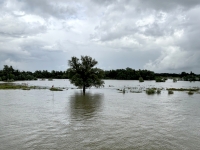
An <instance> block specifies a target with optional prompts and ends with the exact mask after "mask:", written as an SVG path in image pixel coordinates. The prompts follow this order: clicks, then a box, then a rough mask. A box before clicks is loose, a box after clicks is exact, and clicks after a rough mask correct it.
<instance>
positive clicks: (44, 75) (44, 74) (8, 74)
mask: <svg viewBox="0 0 200 150" xmlns="http://www.w3.org/2000/svg"><path fill="white" fill-rule="evenodd" d="M38 78H40V79H68V72H67V71H55V70H52V71H51V72H49V71H47V70H43V71H40V70H36V71H35V72H30V71H20V70H15V69H13V67H12V66H7V65H4V68H3V70H0V81H17V80H37V79H38ZM139 78H143V80H156V79H158V78H165V79H166V78H177V79H178V80H185V81H200V75H197V74H194V73H193V72H190V73H186V72H182V73H180V74H177V73H154V72H153V71H149V70H140V69H139V70H135V69H132V68H126V69H116V70H109V71H104V79H116V80H138V79H139ZM156 81H157V80H156ZM164 81H165V80H164Z"/></svg>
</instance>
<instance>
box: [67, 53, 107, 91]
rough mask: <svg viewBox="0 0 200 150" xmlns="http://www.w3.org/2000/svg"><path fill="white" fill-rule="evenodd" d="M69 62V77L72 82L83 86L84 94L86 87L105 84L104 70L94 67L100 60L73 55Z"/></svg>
mask: <svg viewBox="0 0 200 150" xmlns="http://www.w3.org/2000/svg"><path fill="white" fill-rule="evenodd" d="M68 63H69V64H68V65H69V67H70V68H69V69H68V70H67V72H68V78H69V80H70V82H71V83H72V84H74V85H75V86H78V87H81V88H83V94H85V89H86V88H89V87H92V86H95V87H100V86H103V84H104V81H102V79H103V77H104V71H103V70H101V69H99V68H94V66H95V65H96V64H97V63H98V62H97V61H96V60H95V59H92V57H89V56H81V59H79V58H77V57H72V58H71V60H69V62H68Z"/></svg>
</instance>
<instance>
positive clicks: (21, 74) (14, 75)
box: [0, 65, 67, 81]
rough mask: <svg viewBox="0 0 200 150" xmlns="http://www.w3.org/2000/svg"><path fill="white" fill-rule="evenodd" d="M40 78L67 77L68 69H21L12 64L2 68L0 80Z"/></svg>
mask: <svg viewBox="0 0 200 150" xmlns="http://www.w3.org/2000/svg"><path fill="white" fill-rule="evenodd" d="M38 78H41V79H43V78H48V79H49V78H52V79H66V78H67V73H66V71H54V70H52V71H51V72H48V71H47V70H43V71H40V70H36V71H35V72H30V71H20V70H18V69H17V70H16V69H14V68H13V67H12V66H7V65H4V68H3V70H0V81H17V80H37V79H38Z"/></svg>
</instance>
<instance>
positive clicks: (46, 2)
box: [18, 0, 77, 19]
mask: <svg viewBox="0 0 200 150" xmlns="http://www.w3.org/2000/svg"><path fill="white" fill-rule="evenodd" d="M18 2H19V3H21V5H22V7H21V10H23V11H25V12H26V13H30V14H36V15H39V16H43V17H45V18H49V17H51V16H52V17H56V18H63V19H66V18H69V17H72V16H76V15H77V8H76V5H75V4H74V5H73V4H71V3H67V2H66V1H64V2H62V1H59V0H58V1H53V0H28V1H26V0H24V1H21V0H18Z"/></svg>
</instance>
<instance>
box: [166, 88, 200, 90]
mask: <svg viewBox="0 0 200 150" xmlns="http://www.w3.org/2000/svg"><path fill="white" fill-rule="evenodd" d="M167 90H171V91H199V88H192V89H191V88H190V89H184V88H168V89H167Z"/></svg>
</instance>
